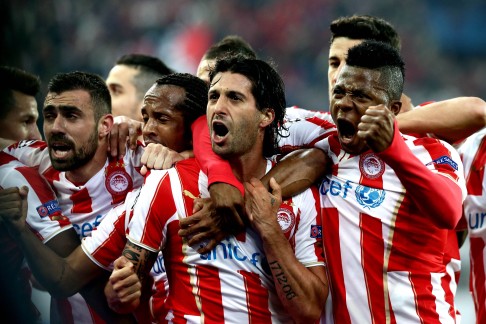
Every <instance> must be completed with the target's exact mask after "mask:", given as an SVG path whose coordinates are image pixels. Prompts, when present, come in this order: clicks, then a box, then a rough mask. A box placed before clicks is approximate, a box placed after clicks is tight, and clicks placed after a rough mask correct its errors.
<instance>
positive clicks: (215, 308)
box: [169, 266, 224, 323]
mask: <svg viewBox="0 0 486 324" xmlns="http://www.w3.org/2000/svg"><path fill="white" fill-rule="evenodd" d="M196 271H197V276H198V281H199V296H200V298H201V311H202V313H203V314H204V321H203V322H204V323H223V322H224V309H223V296H222V294H221V281H220V279H219V270H218V269H217V268H214V267H208V266H198V267H197V270H196ZM169 286H170V284H169Z"/></svg>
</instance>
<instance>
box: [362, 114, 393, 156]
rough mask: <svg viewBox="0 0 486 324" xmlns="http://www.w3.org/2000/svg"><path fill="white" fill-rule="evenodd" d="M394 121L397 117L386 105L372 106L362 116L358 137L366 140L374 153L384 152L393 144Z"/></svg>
mask: <svg viewBox="0 0 486 324" xmlns="http://www.w3.org/2000/svg"><path fill="white" fill-rule="evenodd" d="M394 120H395V115H394V114H393V112H392V111H391V110H390V109H388V108H387V107H385V105H378V106H370V107H368V109H366V112H365V113H364V115H363V116H361V122H360V123H359V124H358V136H359V137H361V138H362V139H364V140H365V141H366V144H367V145H368V147H369V148H370V149H372V150H373V151H374V152H377V153H378V152H382V151H384V150H385V149H387V148H388V147H389V146H390V144H391V143H392V140H393V132H394V129H393V123H394Z"/></svg>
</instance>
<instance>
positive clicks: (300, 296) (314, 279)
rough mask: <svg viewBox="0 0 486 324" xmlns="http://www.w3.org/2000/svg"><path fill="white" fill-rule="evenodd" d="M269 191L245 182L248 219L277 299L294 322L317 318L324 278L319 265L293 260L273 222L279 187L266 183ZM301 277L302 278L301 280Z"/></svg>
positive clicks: (325, 291) (257, 183) (324, 295)
mask: <svg viewBox="0 0 486 324" xmlns="http://www.w3.org/2000/svg"><path fill="white" fill-rule="evenodd" d="M270 187H271V190H272V192H271V193H269V192H268V191H267V189H266V188H265V187H264V186H263V184H262V183H261V182H260V181H259V180H257V179H252V180H251V181H250V182H249V183H245V188H246V192H245V198H246V199H245V201H246V208H247V213H248V217H249V218H250V221H251V224H252V226H253V228H254V229H255V230H256V231H257V232H258V233H259V235H260V237H261V239H262V242H263V249H264V251H265V256H266V258H267V262H268V265H269V267H270V271H271V273H272V276H273V280H274V282H275V288H276V290H277V293H278V296H279V298H280V300H281V302H282V304H283V305H284V307H285V309H286V310H287V311H288V312H289V314H290V315H291V316H292V318H293V319H294V320H295V322H297V323H312V322H315V321H317V320H318V319H319V317H320V316H321V313H322V310H323V309H324V304H325V302H326V299H327V295H328V292H329V290H328V282H327V275H326V272H325V269H324V267H323V266H314V267H305V266H304V265H303V264H301V263H300V262H299V260H298V259H297V258H296V256H295V253H294V251H293V250H292V247H291V246H290V244H289V241H288V239H287V238H286V237H285V235H284V233H283V232H282V229H281V227H280V225H279V223H278V221H277V217H276V215H277V211H278V209H279V207H280V204H281V202H282V197H281V195H280V187H279V185H278V184H277V182H276V181H275V179H271V180H270ZM302 278H305V280H303V279H302Z"/></svg>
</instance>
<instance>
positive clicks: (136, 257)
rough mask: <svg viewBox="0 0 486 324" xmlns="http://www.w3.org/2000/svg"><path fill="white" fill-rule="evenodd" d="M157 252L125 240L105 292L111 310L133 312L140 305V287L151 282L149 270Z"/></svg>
mask: <svg viewBox="0 0 486 324" xmlns="http://www.w3.org/2000/svg"><path fill="white" fill-rule="evenodd" d="M156 259H157V252H155V251H150V250H148V249H145V248H142V247H141V246H139V245H137V244H134V243H132V242H131V241H130V239H128V240H127V243H126V245H125V248H124V249H123V252H122V256H121V257H120V258H118V259H117V260H116V261H115V270H114V271H113V272H112V274H111V276H110V279H109V281H110V287H109V289H110V291H105V294H106V295H107V298H108V299H109V300H108V302H109V305H110V307H111V309H113V310H115V311H116V312H119V313H126V312H133V311H134V310H135V309H136V308H137V307H138V306H139V304H140V300H139V298H140V296H141V294H142V293H141V291H142V287H145V286H147V284H148V283H150V282H151V281H150V280H149V278H150V270H151V269H152V266H153V265H154V262H155V260H156Z"/></svg>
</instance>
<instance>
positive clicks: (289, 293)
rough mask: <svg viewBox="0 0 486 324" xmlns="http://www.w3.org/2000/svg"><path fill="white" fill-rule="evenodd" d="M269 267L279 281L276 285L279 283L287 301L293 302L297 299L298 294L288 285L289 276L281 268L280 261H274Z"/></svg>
mask: <svg viewBox="0 0 486 324" xmlns="http://www.w3.org/2000/svg"><path fill="white" fill-rule="evenodd" d="M269 265H270V269H272V273H273V276H274V277H275V280H276V281H277V282H276V283H278V284H279V285H280V287H282V291H283V293H284V294H285V298H287V300H291V299H292V298H294V297H297V294H296V293H295V292H294V290H293V289H292V286H291V285H290V284H289V283H288V280H287V276H286V275H285V273H284V271H283V269H282V267H281V266H280V263H278V261H273V262H270V263H269Z"/></svg>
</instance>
